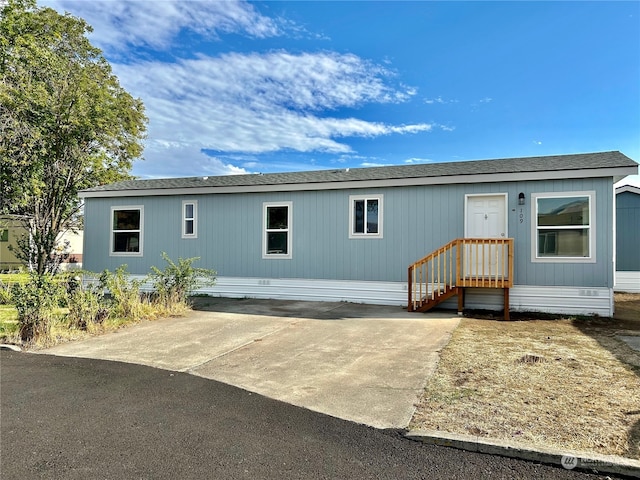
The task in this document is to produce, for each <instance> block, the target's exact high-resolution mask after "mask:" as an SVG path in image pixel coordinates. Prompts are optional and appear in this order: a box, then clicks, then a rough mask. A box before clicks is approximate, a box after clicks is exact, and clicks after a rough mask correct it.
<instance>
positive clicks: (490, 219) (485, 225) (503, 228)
mask: <svg viewBox="0 0 640 480" xmlns="http://www.w3.org/2000/svg"><path fill="white" fill-rule="evenodd" d="M466 200H467V201H466V212H465V217H466V220H465V221H466V225H465V229H464V236H465V237H466V238H506V237H507V195H506V194H501V195H467V197H466Z"/></svg>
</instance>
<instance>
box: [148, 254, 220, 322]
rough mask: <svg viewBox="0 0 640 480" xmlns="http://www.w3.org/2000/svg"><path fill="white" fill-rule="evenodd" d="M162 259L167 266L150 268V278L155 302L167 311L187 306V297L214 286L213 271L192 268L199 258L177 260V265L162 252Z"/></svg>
mask: <svg viewBox="0 0 640 480" xmlns="http://www.w3.org/2000/svg"><path fill="white" fill-rule="evenodd" d="M162 258H163V259H164V261H165V262H167V266H166V267H165V268H164V270H160V269H159V268H158V267H151V271H152V273H151V275H150V277H151V281H152V282H153V290H154V292H155V294H156V301H157V302H158V303H159V304H160V305H161V306H163V307H164V308H166V309H167V310H169V311H172V310H174V309H175V307H176V306H181V305H187V299H188V297H189V295H191V294H193V293H194V292H195V291H196V290H198V289H199V288H201V287H204V286H209V285H214V284H215V281H216V272H215V271H213V270H208V269H206V268H196V267H194V266H193V262H195V261H197V260H199V257H193V258H186V259H185V258H179V259H178V263H175V262H174V261H173V260H171V259H170V258H169V256H168V255H167V254H166V253H165V252H162Z"/></svg>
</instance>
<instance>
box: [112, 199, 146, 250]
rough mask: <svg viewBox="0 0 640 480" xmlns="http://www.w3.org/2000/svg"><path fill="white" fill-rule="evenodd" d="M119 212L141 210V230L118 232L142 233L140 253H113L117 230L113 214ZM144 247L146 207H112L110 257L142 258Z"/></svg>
mask: <svg viewBox="0 0 640 480" xmlns="http://www.w3.org/2000/svg"><path fill="white" fill-rule="evenodd" d="M117 210H140V230H118V231H120V232H138V231H139V232H140V248H139V251H138V252H114V251H113V235H114V233H115V232H116V230H114V229H113V214H114V212H116V211H117ZM143 246H144V205H116V206H111V215H110V216H109V256H110V257H141V256H142V249H143Z"/></svg>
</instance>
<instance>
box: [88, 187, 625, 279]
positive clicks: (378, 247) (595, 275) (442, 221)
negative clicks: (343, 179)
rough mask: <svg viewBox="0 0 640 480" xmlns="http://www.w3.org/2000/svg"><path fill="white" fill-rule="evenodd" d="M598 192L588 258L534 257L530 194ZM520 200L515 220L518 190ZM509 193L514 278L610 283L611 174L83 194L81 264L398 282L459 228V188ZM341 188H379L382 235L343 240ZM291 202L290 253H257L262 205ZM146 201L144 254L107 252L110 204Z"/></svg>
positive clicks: (345, 199) (345, 198)
mask: <svg viewBox="0 0 640 480" xmlns="http://www.w3.org/2000/svg"><path fill="white" fill-rule="evenodd" d="M586 190H592V191H595V192H596V199H595V207H596V222H597V225H596V237H597V238H596V261H595V263H555V264H552V263H532V262H531V238H532V235H531V228H532V226H531V218H530V212H531V209H530V202H531V194H532V193H540V192H567V191H586ZM520 192H524V193H525V195H526V205H525V206H524V207H523V217H522V222H520V211H519V209H520V207H519V206H518V205H517V202H518V194H519V193H520ZM472 193H477V194H486V193H507V194H508V204H507V211H508V229H509V231H508V233H509V236H510V237H513V238H515V259H516V260H515V279H514V280H515V283H516V284H519V285H541V286H553V285H558V286H585V287H612V286H613V269H612V258H613V245H612V244H611V238H612V231H613V228H612V223H611V222H612V212H613V193H612V179H611V178H601V179H587V180H552V181H544V182H540V181H531V182H511V183H482V184H455V185H442V186H409V187H391V188H375V189H350V190H347V189H345V190H322V191H308V192H275V193H238V194H218V195H191V196H186V195H184V196H182V195H173V196H155V197H116V198H87V199H86V206H85V245H84V266H85V268H86V269H88V270H90V271H94V272H99V271H102V270H103V269H105V268H108V269H110V270H113V269H115V268H117V267H118V266H119V265H121V264H123V263H124V264H127V265H128V271H129V272H131V273H134V274H146V273H148V272H149V270H150V267H151V266H152V265H155V266H158V267H162V266H163V261H162V259H161V252H166V253H167V254H168V255H169V256H170V257H171V258H172V259H174V260H175V259H177V258H179V257H182V258H189V257H200V258H201V260H200V261H199V262H197V263H196V265H197V266H200V267H205V268H211V269H214V270H216V271H217V272H218V275H219V276H228V277H258V278H308V279H327V280H371V281H392V282H404V281H406V275H407V266H408V265H409V264H410V263H412V262H413V261H415V260H417V259H419V258H421V257H423V256H424V255H426V254H427V253H429V252H431V251H432V250H434V249H435V248H437V247H439V246H441V245H444V244H446V243H447V242H449V241H450V240H452V239H455V238H458V237H462V236H464V202H465V194H472ZM349 195H383V196H384V200H383V229H384V230H383V238H381V239H373V238H371V239H369V238H362V239H350V238H349V208H350V205H349ZM183 200H197V201H198V217H197V222H198V226H197V232H198V235H197V238H195V239H183V238H181V222H182V211H181V209H182V202H183ZM278 201H287V202H289V201H290V202H292V209H293V216H292V225H291V235H292V258H291V259H263V258H262V236H263V230H262V229H263V222H262V214H263V203H264V202H278ZM119 205H120V206H125V205H144V230H143V235H144V237H143V243H144V250H143V256H142V257H119V256H110V255H109V236H110V212H111V207H112V206H119Z"/></svg>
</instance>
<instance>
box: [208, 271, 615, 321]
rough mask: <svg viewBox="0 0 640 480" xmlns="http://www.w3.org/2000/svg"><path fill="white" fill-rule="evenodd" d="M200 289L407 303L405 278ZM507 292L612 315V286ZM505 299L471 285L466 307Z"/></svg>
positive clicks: (516, 303) (221, 280) (452, 302)
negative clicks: (389, 280) (391, 280)
mask: <svg viewBox="0 0 640 480" xmlns="http://www.w3.org/2000/svg"><path fill="white" fill-rule="evenodd" d="M199 293H202V294H208V295H211V296H214V297H230V298H272V299H281V300H308V301H325V302H354V303H368V304H375V305H402V306H406V304H407V284H406V283H404V282H364V281H362V282H359V281H349V280H311V279H299V278H279V279H274V278H239V277H218V279H217V281H216V284H215V286H213V287H207V288H203V289H201V290H199ZM509 293H510V295H509V297H510V307H511V311H514V312H515V311H520V312H546V313H561V314H571V315H593V314H597V315H600V316H602V317H610V316H612V315H613V289H610V288H586V287H536V286H526V285H516V286H514V287H513V288H511V290H510V292H509ZM503 299H504V297H503V291H502V289H491V288H478V289H475V288H468V289H467V290H466V295H465V307H466V308H468V309H477V310H496V311H498V310H502V308H503V305H504V304H503ZM457 305H458V304H457V299H456V297H453V298H451V299H449V300H447V301H446V302H444V303H443V304H442V308H445V309H451V310H455V309H457Z"/></svg>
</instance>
